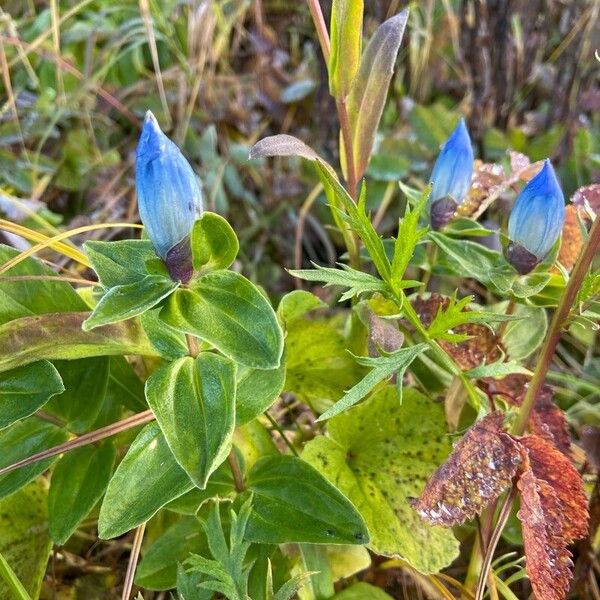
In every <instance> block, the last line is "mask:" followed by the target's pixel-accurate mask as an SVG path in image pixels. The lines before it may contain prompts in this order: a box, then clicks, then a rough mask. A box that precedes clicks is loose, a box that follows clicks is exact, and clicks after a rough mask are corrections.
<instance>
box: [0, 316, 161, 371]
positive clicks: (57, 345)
mask: <svg viewBox="0 0 600 600" xmlns="http://www.w3.org/2000/svg"><path fill="white" fill-rule="evenodd" d="M88 315H89V313H87V312H84V313H63V314H58V313H52V314H48V315H39V316H33V317H22V318H20V319H15V320H14V321H11V322H10V323H5V324H4V325H0V348H2V353H1V354H0V371H7V370H9V369H14V368H15V367H20V366H21V365H27V364H29V363H32V362H36V361H38V360H44V359H45V360H61V359H68V360H72V359H75V358H86V357H90V356H105V355H106V356H109V355H119V354H139V355H142V356H158V352H157V351H156V350H155V349H154V348H153V346H152V345H151V344H150V341H149V340H148V338H147V337H146V334H145V333H144V331H143V330H142V328H141V326H140V324H139V322H138V321H136V320H130V321H125V322H123V323H116V324H114V325H106V326H105V327H102V328H99V329H97V330H96V331H83V330H82V329H81V325H82V323H83V321H84V320H85V319H86V317H87V316H88Z"/></svg>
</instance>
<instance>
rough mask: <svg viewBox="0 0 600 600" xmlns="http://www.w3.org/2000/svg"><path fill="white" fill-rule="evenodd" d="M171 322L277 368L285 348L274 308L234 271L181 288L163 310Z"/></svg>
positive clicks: (242, 358)
mask: <svg viewBox="0 0 600 600" xmlns="http://www.w3.org/2000/svg"><path fill="white" fill-rule="evenodd" d="M160 318H161V319H162V320H163V321H165V322H166V323H167V324H169V325H171V326H172V327H175V328H176V329H178V330H180V331H183V332H185V333H191V334H193V335H197V336H198V337H200V338H202V339H203V340H206V341H207V342H209V343H210V344H212V345H213V346H215V347H216V348H217V349H218V350H220V351H221V352H222V353H223V354H225V356H227V357H229V358H231V359H232V360H234V361H236V362H240V363H242V364H244V365H247V366H249V367H256V368H259V369H274V368H276V367H278V366H279V364H280V361H281V355H282V352H283V333H282V331H281V328H280V326H279V324H278V323H277V318H276V316H275V312H274V311H273V309H272V307H271V305H270V304H269V302H268V301H267V300H266V298H265V297H264V296H263V295H262V294H261V293H260V291H259V290H258V289H257V288H256V286H254V285H253V284H252V283H251V282H250V281H248V280H247V279H246V278H245V277H243V276H242V275H240V274H239V273H234V272H233V271H213V272H211V273H207V274H206V275H203V276H202V277H200V278H199V279H198V280H196V281H194V282H193V284H192V285H190V288H189V289H179V290H177V291H176V292H175V293H174V294H172V295H171V296H170V297H169V299H168V300H167V304H166V306H165V307H164V308H163V309H162V311H161V313H160Z"/></svg>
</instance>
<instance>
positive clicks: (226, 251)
mask: <svg viewBox="0 0 600 600" xmlns="http://www.w3.org/2000/svg"><path fill="white" fill-rule="evenodd" d="M191 245H192V263H193V265H194V271H198V272H199V273H206V272H207V271H214V270H216V269H227V268H228V267H230V266H231V265H232V263H233V261H234V260H235V257H236V256H237V253H238V251H239V249H240V244H239V242H238V239H237V236H236V235H235V231H234V230H233V228H232V227H231V225H230V224H229V223H228V222H227V221H226V220H225V219H224V218H223V217H222V216H221V215H217V214H216V213H212V212H203V213H202V216H201V217H200V218H199V219H198V220H197V221H196V222H195V223H194V228H193V229H192V238H191Z"/></svg>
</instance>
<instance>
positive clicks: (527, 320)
mask: <svg viewBox="0 0 600 600" xmlns="http://www.w3.org/2000/svg"><path fill="white" fill-rule="evenodd" d="M515 314H516V315H517V316H518V317H521V319H520V320H519V321H513V322H511V323H508V325H507V326H506V329H505V330H504V334H503V335H502V342H503V344H504V346H505V347H506V353H507V354H508V356H509V357H510V358H511V359H513V360H523V359H524V358H527V357H528V356H530V355H531V354H532V353H533V352H535V350H537V349H538V348H539V347H540V346H541V344H542V342H543V341H544V338H545V337H546V331H547V330H548V317H547V315H546V311H545V310H544V309H542V308H535V307H529V306H524V305H523V304H517V305H516V308H515Z"/></svg>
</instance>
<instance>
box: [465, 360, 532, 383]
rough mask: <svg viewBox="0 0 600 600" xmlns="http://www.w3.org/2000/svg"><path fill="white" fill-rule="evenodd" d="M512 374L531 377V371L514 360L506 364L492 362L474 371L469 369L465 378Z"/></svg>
mask: <svg viewBox="0 0 600 600" xmlns="http://www.w3.org/2000/svg"><path fill="white" fill-rule="evenodd" d="M512 373H523V374H524V375H531V371H530V370H529V369H526V368H525V367H522V366H521V365H520V364H519V363H517V362H515V361H514V360H510V361H508V362H500V361H498V362H494V363H490V364H489V365H480V366H479V367H475V368H474V369H470V370H469V371H466V372H465V375H466V376H467V377H470V378H471V379H479V378H481V377H504V376H505V375H511V374H512Z"/></svg>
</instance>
